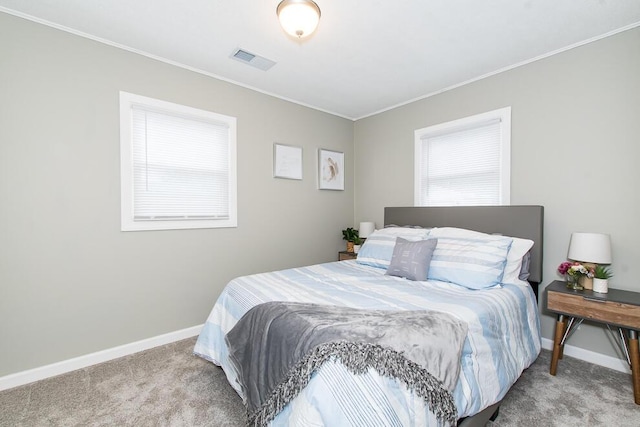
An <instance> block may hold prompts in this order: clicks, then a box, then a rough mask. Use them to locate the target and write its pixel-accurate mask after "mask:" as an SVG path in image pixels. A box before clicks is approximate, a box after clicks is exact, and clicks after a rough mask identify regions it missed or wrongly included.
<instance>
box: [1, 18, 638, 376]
mask: <svg viewBox="0 0 640 427" xmlns="http://www.w3.org/2000/svg"><path fill="white" fill-rule="evenodd" d="M638 46H640V29H634V30H630V31H627V32H625V33H622V34H619V35H616V36H613V37H610V38H607V39H604V40H601V41H598V42H595V43H591V44H589V45H585V46H583V47H580V48H576V49H573V50H571V51H568V52H564V53H561V54H559V55H555V56H553V57H550V58H547V59H544V60H541V61H538V62H535V63H532V64H529V65H526V66H523V67H519V68H517V69H514V70H511V71H508V72H505V73H502V74H499V75H496V76H493V77H491V78H487V79H484V80H482V81H478V82H475V83H473V84H470V85H466V86H464V87H461V88H458V89H455V90H452V91H449V92H446V93H443V94H441V95H438V96H434V97H431V98H428V99H425V100H422V101H419V102H415V103H412V104H410V105H406V106H404V107H400V108H396V109H394V110H391V111H388V112H385V113H382V114H379V115H376V116H373V117H369V118H366V119H362V120H359V121H357V122H356V123H355V125H354V124H353V123H352V122H350V121H348V120H343V119H340V118H337V117H334V116H331V115H329V114H324V113H321V112H318V111H314V110H311V109H307V108H304V107H301V106H298V105H295V104H292V103H288V102H285V101H282V100H278V99H275V98H272V97H269V96H266V95H263V94H259V93H256V92H253V91H250V90H247V89H243V88H241V87H238V86H234V85H232V84H228V83H225V82H222V81H218V80H216V79H213V78H210V77H206V76H203V75H199V74H196V73H192V72H189V71H186V70H184V69H180V68H177V67H174V66H170V65H167V64H164V63H160V62H157V61H154V60H151V59H148V58H145V57H142V56H139V55H135V54H132V53H128V52H125V51H122V50H119V49H116V48H112V47H108V46H105V45H102V44H100V43H97V42H93V41H90V40H86V39H83V38H80V37H77V36H73V35H70V34H66V33H63V32H60V31H57V30H54V29H51V28H48V27H45V26H42V25H38V24H35V23H32V22H28V21H24V20H22V19H19V18H16V17H12V16H9V15H6V14H2V13H0V57H1V58H2V59H1V60H0V242H1V243H2V245H0V346H1V347H0V376H2V375H6V374H10V373H14V372H19V371H23V370H26V369H30V368H34V367H38V366H42V365H46V364H49V363H54V362H57V361H61V360H65V359H69V358H72V357H76V356H80V355H83V354H87V353H91V352H94V351H99V350H103V349H107V348H111V347H114V346H117V345H121V344H126V343H129V342H133V341H137V340H141V339H145V338H149V337H152V336H156V335H160V334H163V333H167V332H172V331H175V330H179V329H182V328H187V327H190V326H194V325H197V324H200V323H202V322H204V320H205V318H206V316H207V314H208V312H209V310H210V308H211V306H212V305H213V302H214V301H215V298H216V297H217V295H218V294H219V293H220V291H221V289H222V287H223V286H224V285H225V284H226V283H227V281H228V280H229V279H231V278H233V277H235V276H238V275H243V274H249V273H254V272H260V271H268V270H275V269H280V268H286V267H292V266H299V265H305V264H312V263H317V262H323V261H330V260H334V259H335V258H336V251H338V250H340V249H342V248H343V242H342V241H341V240H340V230H341V229H342V228H344V227H345V226H350V225H352V224H353V219H354V218H355V220H356V223H357V222H359V221H361V220H374V221H376V222H377V223H378V224H382V213H383V207H385V206H401V205H411V204H412V203H413V131H414V130H415V129H419V128H422V127H425V126H429V125H431V124H436V123H441V122H444V121H448V120H453V119H457V118H460V117H465V116H468V115H472V114H476V113H481V112H484V111H488V110H492V109H496V108H500V107H504V106H507V105H510V106H512V182H511V188H512V194H511V200H512V203H513V204H541V205H544V206H545V209H546V210H545V215H546V218H545V239H546V241H545V248H544V249H545V263H544V270H545V273H544V274H545V280H544V283H545V284H546V283H549V282H550V281H551V280H553V279H556V278H558V276H557V275H556V273H555V268H556V266H557V265H558V264H559V263H560V262H561V261H563V260H564V259H565V257H566V250H567V244H568V240H569V236H570V234H571V232H572V231H592V232H604V233H610V234H611V235H612V239H613V249H614V264H613V268H614V271H615V273H616V275H615V277H614V278H613V280H612V282H611V285H612V286H613V287H618V288H625V289H631V290H640V282H638V281H637V280H636V279H635V277H634V276H635V275H632V268H633V267H635V265H634V263H633V261H635V260H636V259H637V258H638V255H639V252H640V250H639V249H638V245H637V242H638V241H639V239H638V238H639V237H640V231H638V229H637V228H636V227H635V225H636V224H635V218H637V217H639V216H640V215H639V214H640V193H639V192H638V191H637V189H636V188H635V186H636V185H637V183H638V182H640V170H639V169H638V168H637V167H636V163H637V159H638V158H639V157H640V144H638V142H639V139H638V138H639V135H640V120H638V117H640V79H639V78H638V76H639V75H640V49H638ZM256 72H258V71H256ZM120 90H124V91H128V92H132V93H137V94H141V95H145V96H150V97H155V98H159V99H164V100H168V101H171V102H176V103H180V104H185V105H189V106H193V107H196V108H203V109H208V110H211V111H215V112H218V113H222V114H227V115H232V116H235V117H237V118H238V210H239V227H238V228H236V229H218V230H180V231H156V232H128V233H123V232H120V223H119V221H120V170H119V168H120V165H119V140H118V138H119V136H118V127H119V122H118V92H119V91H120ZM275 141H278V142H282V143H287V144H294V145H301V146H303V147H304V180H303V181H301V182H300V181H289V180H276V179H273V178H272V163H271V159H272V144H273V142H275ZM318 147H323V148H329V149H334V150H339V151H344V152H345V162H346V164H347V177H346V185H345V188H346V191H344V192H332V191H318V190H316V177H315V175H316V165H315V161H316V149H317V148H318ZM354 161H355V168H354V169H355V175H354V173H353V171H352V170H350V168H349V166H351V165H353V164H354ZM354 182H356V183H357V185H356V186H355V187H354ZM354 200H355V212H354ZM309 224H311V225H312V226H309ZM552 323H553V319H552V317H550V316H547V315H545V316H543V322H542V328H543V334H544V336H545V337H547V338H551V335H552ZM570 344H572V345H577V346H579V347H583V348H586V349H590V350H593V351H596V352H599V353H603V354H608V355H614V351H613V350H612V347H611V345H610V343H609V342H608V340H607V339H606V337H605V335H604V333H603V331H602V329H600V328H597V327H593V326H588V325H587V326H583V327H582V330H581V332H580V333H578V334H576V335H574V337H572V339H571V342H570Z"/></svg>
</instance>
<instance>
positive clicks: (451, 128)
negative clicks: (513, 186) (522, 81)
mask: <svg viewBox="0 0 640 427" xmlns="http://www.w3.org/2000/svg"><path fill="white" fill-rule="evenodd" d="M510 153H511V107H506V108H502V109H500V110H495V111H490V112H488V113H484V114H478V115H476V116H471V117H466V118H463V119H460V120H455V121H452V122H448V123H442V124H439V125H435V126H430V127H427V128H424V129H418V130H416V131H415V172H414V173H415V197H414V203H415V205H416V206H459V205H462V206H478V205H508V204H509V203H510V162H511V154H510Z"/></svg>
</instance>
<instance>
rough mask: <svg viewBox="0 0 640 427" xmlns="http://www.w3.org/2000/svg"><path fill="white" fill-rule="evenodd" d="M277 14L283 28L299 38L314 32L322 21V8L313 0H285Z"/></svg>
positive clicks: (279, 5) (278, 8) (279, 6)
mask: <svg viewBox="0 0 640 427" xmlns="http://www.w3.org/2000/svg"><path fill="white" fill-rule="evenodd" d="M276 14H277V15H278V19H279V20H280V25H282V28H283V29H284V30H285V31H286V32H287V33H289V34H291V35H292V36H294V37H298V38H302V37H307V36H308V35H310V34H311V33H313V32H314V31H315V29H316V27H317V26H318V22H320V8H319V7H318V5H317V4H316V3H315V2H314V1H312V0H283V1H281V2H280V4H278V7H277V9H276Z"/></svg>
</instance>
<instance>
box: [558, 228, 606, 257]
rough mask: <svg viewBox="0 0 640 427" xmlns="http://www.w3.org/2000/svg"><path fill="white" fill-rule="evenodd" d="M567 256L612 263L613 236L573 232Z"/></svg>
mask: <svg viewBox="0 0 640 427" xmlns="http://www.w3.org/2000/svg"><path fill="white" fill-rule="evenodd" d="M567 258H569V259H572V260H574V261H581V262H589V263H593V264H611V261H612V259H611V237H610V236H609V235H608V234H598V233H573V234H571V241H570V242H569V253H568V254H567Z"/></svg>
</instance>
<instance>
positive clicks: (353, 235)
mask: <svg viewBox="0 0 640 427" xmlns="http://www.w3.org/2000/svg"><path fill="white" fill-rule="evenodd" d="M359 238H360V236H358V230H356V229H354V228H351V227H349V228H347V229H345V230H342V240H346V241H347V242H355V240H356V239H359Z"/></svg>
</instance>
